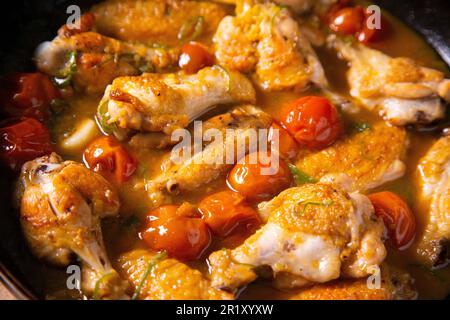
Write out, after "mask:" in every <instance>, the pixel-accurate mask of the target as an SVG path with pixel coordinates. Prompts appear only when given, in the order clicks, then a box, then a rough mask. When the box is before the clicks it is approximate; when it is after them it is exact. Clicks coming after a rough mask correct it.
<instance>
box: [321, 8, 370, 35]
mask: <svg viewBox="0 0 450 320" xmlns="http://www.w3.org/2000/svg"><path fill="white" fill-rule="evenodd" d="M364 21H365V19H364V9H363V8H362V7H347V8H343V9H340V10H338V11H337V12H336V13H334V15H333V17H332V18H331V22H330V24H329V26H330V29H331V30H333V31H335V32H339V33H342V34H346V35H353V34H356V33H357V32H358V31H360V30H361V29H362V27H363V23H364Z"/></svg>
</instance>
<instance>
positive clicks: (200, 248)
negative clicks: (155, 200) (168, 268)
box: [141, 205, 211, 260]
mask: <svg viewBox="0 0 450 320" xmlns="http://www.w3.org/2000/svg"><path fill="white" fill-rule="evenodd" d="M141 237H142V239H143V240H144V241H145V243H146V244H147V245H148V246H149V247H150V248H152V249H154V250H166V251H167V252H168V254H169V256H171V257H174V258H177V259H181V260H195V259H198V258H199V257H200V256H201V255H202V253H203V252H204V251H205V249H206V248H207V247H208V245H209V243H210V242H211V234H210V232H209V229H208V226H207V225H206V223H205V221H203V220H202V219H201V218H199V217H196V216H195V212H194V211H193V208H192V207H190V206H189V205H181V206H175V205H167V206H162V207H160V208H158V209H156V210H154V211H151V212H149V213H148V214H147V225H146V229H145V230H144V231H143V232H142V233H141Z"/></svg>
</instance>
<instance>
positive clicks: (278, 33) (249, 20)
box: [214, 1, 327, 91]
mask: <svg viewBox="0 0 450 320" xmlns="http://www.w3.org/2000/svg"><path fill="white" fill-rule="evenodd" d="M236 11H237V14H236V16H235V17H233V16H227V17H225V18H224V19H223V20H222V22H221V23H220V25H219V27H218V29H217V32H216V34H215V36H214V43H215V47H216V58H217V60H218V61H219V62H220V64H222V65H224V66H227V67H229V68H231V69H234V70H239V71H241V72H245V73H252V74H253V80H254V81H255V83H257V84H258V86H259V87H260V88H261V89H263V90H266V91H274V90H284V89H290V88H298V89H301V88H304V87H305V86H306V85H308V84H309V83H310V82H312V83H315V84H317V85H319V86H322V87H325V86H326V85H327V81H326V79H325V76H324V72H323V69H322V66H321V64H320V62H319V60H318V59H317V56H316V54H315V53H314V50H313V49H312V47H311V45H310V43H309V41H308V39H307V38H306V37H305V36H304V35H303V34H302V32H301V30H300V28H299V26H298V24H297V22H296V21H295V19H294V18H293V17H292V16H291V13H290V11H289V10H288V9H286V8H282V7H279V6H277V5H275V4H273V3H253V1H250V3H245V4H244V5H240V6H238V7H237V10H236Z"/></svg>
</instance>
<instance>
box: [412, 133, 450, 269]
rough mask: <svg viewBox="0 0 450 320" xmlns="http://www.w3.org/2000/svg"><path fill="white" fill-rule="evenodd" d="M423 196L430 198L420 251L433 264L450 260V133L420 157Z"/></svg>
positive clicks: (427, 200) (442, 263) (424, 198)
mask: <svg viewBox="0 0 450 320" xmlns="http://www.w3.org/2000/svg"><path fill="white" fill-rule="evenodd" d="M418 170H419V175H420V184H421V198H422V201H424V202H429V203H430V206H429V213H428V217H427V222H426V224H425V231H424V234H423V237H422V239H421V240H420V242H419V247H418V253H419V255H421V256H422V257H423V258H424V259H425V260H427V261H428V262H429V263H431V264H432V265H434V266H441V265H445V264H447V263H448V261H449V260H450V136H445V137H442V138H440V139H439V140H438V141H437V142H435V143H434V145H433V146H432V147H431V149H430V150H429V151H428V152H427V154H426V155H425V156H424V157H423V158H422V159H421V160H420V163H419V166H418Z"/></svg>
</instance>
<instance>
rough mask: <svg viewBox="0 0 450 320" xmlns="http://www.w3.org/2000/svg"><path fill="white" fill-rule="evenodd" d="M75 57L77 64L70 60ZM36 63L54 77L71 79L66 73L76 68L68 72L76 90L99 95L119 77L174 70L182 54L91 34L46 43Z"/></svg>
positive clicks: (40, 48) (56, 39) (43, 44)
mask: <svg viewBox="0 0 450 320" xmlns="http://www.w3.org/2000/svg"><path fill="white" fill-rule="evenodd" d="M71 55H72V56H73V57H72V59H73V60H74V61H71V60H70V56H71ZM34 59H35V61H36V65H37V68H38V69H39V70H40V71H42V72H44V73H46V74H48V75H50V76H54V77H61V76H66V77H67V75H63V73H64V70H65V69H67V68H72V70H69V71H68V72H70V73H71V74H72V75H71V81H72V85H73V86H74V87H75V89H77V90H79V91H86V92H88V93H99V92H103V91H104V89H105V88H106V86H107V85H108V84H110V83H111V82H112V80H113V79H115V78H116V77H119V76H133V75H139V74H141V73H142V71H143V70H155V71H163V70H166V69H168V68H170V67H172V66H173V65H174V63H177V62H178V52H177V50H176V49H164V48H152V47H148V46H145V45H143V44H139V43H127V42H122V41H119V40H116V39H113V38H108V37H105V36H103V35H100V34H98V33H96V32H92V31H89V32H83V33H76V34H73V35H71V36H69V37H65V36H58V37H56V38H55V39H54V40H53V41H51V42H44V43H42V44H41V45H40V46H39V47H38V48H37V50H36V53H35V57H34Z"/></svg>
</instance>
